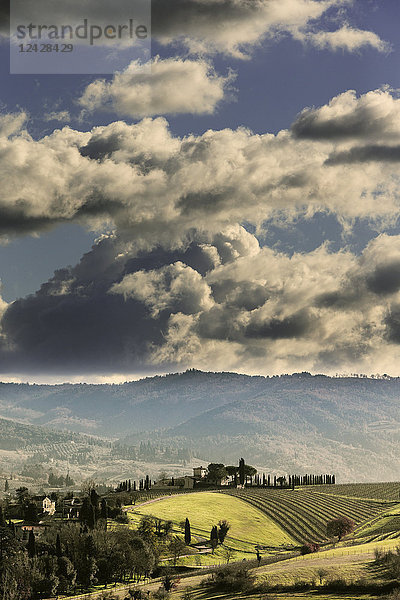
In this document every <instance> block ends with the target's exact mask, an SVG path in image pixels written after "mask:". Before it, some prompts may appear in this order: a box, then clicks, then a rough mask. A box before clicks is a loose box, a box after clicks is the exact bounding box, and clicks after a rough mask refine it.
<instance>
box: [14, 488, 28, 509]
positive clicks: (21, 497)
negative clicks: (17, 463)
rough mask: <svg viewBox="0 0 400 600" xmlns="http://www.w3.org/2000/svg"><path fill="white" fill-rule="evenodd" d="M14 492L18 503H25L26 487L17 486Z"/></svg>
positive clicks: (26, 496)
mask: <svg viewBox="0 0 400 600" xmlns="http://www.w3.org/2000/svg"><path fill="white" fill-rule="evenodd" d="M15 493H16V495H17V499H18V503H19V504H21V505H22V504H25V501H26V499H27V498H28V496H29V490H28V488H27V487H19V488H18V489H16V490H15Z"/></svg>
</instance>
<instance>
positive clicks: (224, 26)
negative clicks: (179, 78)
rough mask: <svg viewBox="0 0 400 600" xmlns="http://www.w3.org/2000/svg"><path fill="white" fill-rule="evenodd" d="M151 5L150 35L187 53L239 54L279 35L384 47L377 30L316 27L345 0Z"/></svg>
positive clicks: (333, 45) (323, 44)
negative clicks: (332, 30)
mask: <svg viewBox="0 0 400 600" xmlns="http://www.w3.org/2000/svg"><path fill="white" fill-rule="evenodd" d="M152 4H153V14H152V19H153V26H152V30H153V35H154V36H155V37H156V38H157V39H158V40H160V41H161V42H162V43H164V44H172V43H176V41H181V42H183V43H184V44H185V45H186V46H187V47H188V48H189V49H190V51H192V52H201V53H205V54H209V53H211V52H222V53H225V54H230V55H232V56H234V57H236V58H245V57H246V56H247V55H248V53H249V51H250V50H251V48H252V47H254V46H257V45H260V44H261V43H262V42H263V41H264V40H265V39H267V40H268V41H271V40H279V39H280V38H281V36H282V34H286V35H290V36H292V37H293V38H294V39H297V40H300V41H302V42H307V43H311V44H314V45H315V46H317V47H318V48H329V49H333V50H336V49H338V48H343V49H345V50H347V51H350V52H352V51H355V50H359V49H360V48H362V47H363V46H372V47H373V48H375V49H376V50H378V51H385V50H386V49H387V46H386V44H385V43H384V42H382V41H381V40H380V38H379V37H378V35H377V34H375V33H373V32H370V31H362V30H359V29H356V28H352V27H350V26H348V25H347V24H346V23H343V25H342V26H341V27H340V28H339V29H338V30H337V31H334V32H325V31H321V30H318V26H320V23H318V21H319V20H321V18H322V17H326V16H327V13H328V12H329V11H332V10H337V11H339V15H340V14H341V12H340V11H343V8H344V7H345V6H346V4H349V3H348V2H347V1H346V0H344V1H343V0H326V1H325V2H318V1H316V0H256V1H254V2H249V1H247V0H212V1H208V2H205V1H204V0H178V1H176V2H174V3H173V4H171V5H166V4H165V2H164V1H163V0H154V1H153V3H152ZM339 18H340V17H339ZM341 18H342V20H343V17H341Z"/></svg>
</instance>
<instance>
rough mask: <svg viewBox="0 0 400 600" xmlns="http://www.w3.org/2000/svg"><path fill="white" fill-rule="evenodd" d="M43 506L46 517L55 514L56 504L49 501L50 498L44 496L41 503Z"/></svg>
mask: <svg viewBox="0 0 400 600" xmlns="http://www.w3.org/2000/svg"><path fill="white" fill-rule="evenodd" d="M42 506H43V512H44V513H47V514H48V515H50V516H51V517H52V516H53V515H54V513H55V512H56V503H55V502H53V501H52V500H50V498H48V497H47V496H46V498H45V499H44V500H43V503H42Z"/></svg>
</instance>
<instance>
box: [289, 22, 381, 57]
mask: <svg viewBox="0 0 400 600" xmlns="http://www.w3.org/2000/svg"><path fill="white" fill-rule="evenodd" d="M298 37H299V38H300V39H302V40H303V41H307V42H308V43H310V44H312V45H314V46H316V47H317V48H319V49H321V50H323V49H327V50H333V51H336V50H346V51H347V52H355V51H357V50H360V49H361V48H364V47H368V46H369V47H371V48H374V49H375V50H377V51H378V52H389V51H390V46H389V44H387V43H386V42H384V41H383V40H381V38H380V37H379V36H378V35H377V34H376V33H374V32H373V31H365V30H362V29H357V28H354V27H350V26H349V25H347V24H346V25H343V26H342V27H341V28H340V29H337V30H336V31H318V32H317V33H310V32H307V33H304V34H302V33H300V34H299V36H298Z"/></svg>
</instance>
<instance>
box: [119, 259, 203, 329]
mask: <svg viewBox="0 0 400 600" xmlns="http://www.w3.org/2000/svg"><path fill="white" fill-rule="evenodd" d="M110 292H111V293H113V294H122V295H123V296H124V298H125V299H127V298H134V299H136V300H139V301H140V302H143V303H144V304H145V305H146V306H148V307H149V308H150V310H151V314H152V316H153V317H154V318H155V317H157V316H158V315H159V314H160V312H161V311H165V310H168V311H169V312H173V313H178V312H179V313H183V314H188V315H191V314H195V313H198V312H200V311H202V310H207V309H208V308H211V306H212V305H213V302H212V300H211V290H210V288H209V287H208V285H207V284H206V283H205V281H203V280H202V278H201V275H200V274H199V273H198V272H197V271H195V270H193V269H191V268H190V267H188V266H187V265H185V264H183V263H182V262H180V261H178V262H176V263H174V264H173V265H169V266H167V267H163V268H161V269H158V270H152V271H138V272H136V273H131V274H130V275H125V277H124V278H123V280H122V281H121V282H120V283H116V284H114V285H113V286H112V288H111V289H110Z"/></svg>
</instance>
